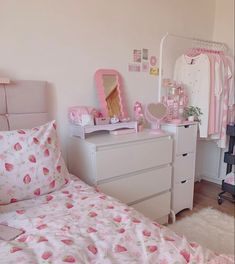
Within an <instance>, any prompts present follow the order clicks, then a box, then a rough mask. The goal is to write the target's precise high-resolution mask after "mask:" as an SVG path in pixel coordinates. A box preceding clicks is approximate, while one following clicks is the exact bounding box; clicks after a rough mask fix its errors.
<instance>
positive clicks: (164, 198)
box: [132, 192, 171, 220]
mask: <svg viewBox="0 0 235 264" xmlns="http://www.w3.org/2000/svg"><path fill="white" fill-rule="evenodd" d="M170 200H171V194H170V192H166V193H164V194H161V195H158V196H156V197H153V198H150V199H148V200H145V201H143V202H140V203H136V204H133V205H132V207H133V208H135V209H136V210H137V211H139V212H141V213H142V214H144V215H145V216H146V217H148V218H150V219H152V220H156V219H158V218H161V217H163V216H166V215H168V214H169V213H170Z"/></svg>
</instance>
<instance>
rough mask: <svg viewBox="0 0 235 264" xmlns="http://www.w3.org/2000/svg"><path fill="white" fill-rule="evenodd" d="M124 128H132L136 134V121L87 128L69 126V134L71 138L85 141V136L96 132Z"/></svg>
mask: <svg viewBox="0 0 235 264" xmlns="http://www.w3.org/2000/svg"><path fill="white" fill-rule="evenodd" d="M124 128H134V129H135V132H136V133H137V132H138V124H137V122H136V121H131V122H120V123H116V124H107V125H94V126H92V125H88V126H80V125H74V124H71V125H70V134H71V136H75V137H80V138H81V139H85V137H86V135H87V134H90V133H93V132H97V131H113V130H118V129H124Z"/></svg>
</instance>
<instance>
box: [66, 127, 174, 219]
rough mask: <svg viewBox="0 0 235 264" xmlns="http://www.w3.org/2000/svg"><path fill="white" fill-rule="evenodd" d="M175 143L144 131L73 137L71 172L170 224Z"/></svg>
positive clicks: (151, 216)
mask: <svg viewBox="0 0 235 264" xmlns="http://www.w3.org/2000/svg"><path fill="white" fill-rule="evenodd" d="M172 151H173V140H172V138H171V136H169V134H166V135H164V136H160V137H159V136H156V135H154V134H151V133H149V131H147V130H146V131H143V132H139V133H133V134H128V135H118V136H115V135H109V134H102V135H95V136H90V137H88V138H87V139H85V140H82V139H80V138H78V137H71V138H70V143H69V152H68V158H69V159H68V160H69V170H70V172H71V173H72V174H74V175H77V176H79V177H80V178H81V179H82V180H84V181H85V182H86V183H88V184H90V185H93V186H98V188H99V189H100V190H101V191H102V192H104V193H106V194H108V195H111V196H113V197H115V198H117V199H119V200H120V201H122V202H124V203H126V204H128V205H131V206H132V207H134V208H135V209H136V210H138V211H140V212H142V213H143V214H144V215H146V216H147V217H149V218H151V219H153V220H157V221H158V222H160V223H166V222H167V221H168V214H169V213H170V201H171V174H172V168H171V162H172Z"/></svg>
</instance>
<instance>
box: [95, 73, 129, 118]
mask: <svg viewBox="0 0 235 264" xmlns="http://www.w3.org/2000/svg"><path fill="white" fill-rule="evenodd" d="M95 82H96V88H97V92H98V98H99V101H100V107H101V113H102V115H103V116H104V117H113V116H117V117H118V118H119V119H124V118H127V117H128V115H127V110H126V105H125V100H124V95H123V86H122V79H121V75H120V74H119V72H117V71H116V70H111V69H100V70H98V71H96V73H95Z"/></svg>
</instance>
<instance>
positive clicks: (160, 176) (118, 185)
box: [98, 166, 172, 203]
mask: <svg viewBox="0 0 235 264" xmlns="http://www.w3.org/2000/svg"><path fill="white" fill-rule="evenodd" d="M171 169H172V168H171V166H167V167H163V168H158V169H153V170H147V171H144V172H140V173H138V174H136V175H133V176H129V177H125V178H122V179H117V180H115V179H114V180H113V181H112V182H107V183H102V184H99V185H98V187H99V189H100V190H101V191H102V192H104V193H106V194H108V195H111V196H113V197H115V198H117V199H119V200H120V201H122V202H124V203H131V202H134V201H136V200H140V199H143V198H145V197H148V196H151V195H154V194H157V193H160V192H163V191H166V190H169V189H170V188H171Z"/></svg>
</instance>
